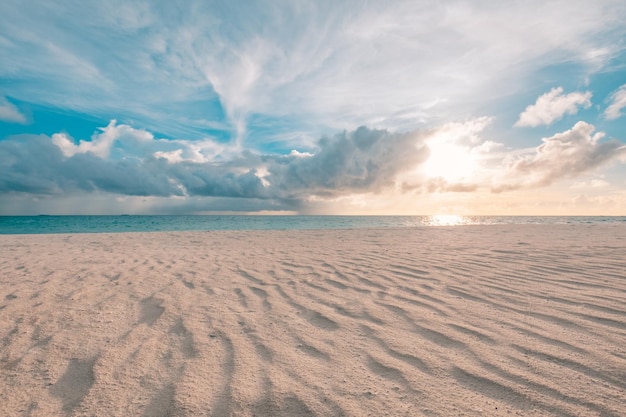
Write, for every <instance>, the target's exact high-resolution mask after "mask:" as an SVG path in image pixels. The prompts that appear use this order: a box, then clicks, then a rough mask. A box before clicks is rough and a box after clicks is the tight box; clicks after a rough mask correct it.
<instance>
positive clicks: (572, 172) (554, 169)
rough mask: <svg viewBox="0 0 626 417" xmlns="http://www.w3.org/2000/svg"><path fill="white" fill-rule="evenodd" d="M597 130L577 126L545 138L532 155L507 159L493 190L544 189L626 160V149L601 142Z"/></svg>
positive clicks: (617, 142) (579, 123) (620, 145)
mask: <svg viewBox="0 0 626 417" xmlns="http://www.w3.org/2000/svg"><path fill="white" fill-rule="evenodd" d="M594 130H595V127H594V126H593V125H590V124H588V123H585V122H578V123H576V124H575V125H574V127H573V128H572V129H570V130H567V131H565V132H562V133H557V134H556V135H554V136H551V137H549V138H544V139H542V140H543V143H542V144H541V145H540V146H539V147H537V148H536V149H534V150H533V152H532V153H531V154H529V155H523V156H520V157H511V158H508V161H507V163H506V167H505V168H506V171H505V175H504V177H503V180H501V181H500V182H499V183H497V184H496V185H495V186H494V187H493V188H492V190H493V191H495V192H501V191H508V190H514V189H519V188H532V187H542V186H547V185H550V184H552V183H554V182H555V181H557V180H560V179H563V178H573V177H576V176H578V175H580V174H582V173H585V172H587V171H590V170H592V169H594V168H597V167H599V166H602V165H604V164H607V163H610V162H613V161H616V160H617V159H619V158H622V157H624V156H626V145H624V144H623V143H621V142H619V141H617V140H609V141H606V142H602V141H600V140H601V139H602V138H603V137H604V133H602V132H598V133H595V134H594V133H593V132H594Z"/></svg>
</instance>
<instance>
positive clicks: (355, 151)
mask: <svg viewBox="0 0 626 417" xmlns="http://www.w3.org/2000/svg"><path fill="white" fill-rule="evenodd" d="M593 131H594V127H593V126H592V125H589V124H587V123H585V122H579V123H577V124H576V125H575V126H574V127H573V128H572V129H570V130H568V131H566V132H563V133H559V134H556V135H554V136H552V137H550V138H546V139H544V140H543V142H544V143H543V144H542V145H540V146H539V147H537V148H536V149H534V150H532V152H529V153H527V154H525V155H522V156H518V157H505V158H504V160H503V161H502V164H501V166H500V168H499V171H498V175H495V176H494V178H496V179H490V180H486V181H485V182H484V183H459V184H455V183H449V182H447V181H445V180H444V179H441V178H434V179H433V178H426V177H424V178H422V179H421V180H419V179H418V180H417V182H413V183H411V185H410V186H409V185H407V184H406V183H404V182H403V177H402V176H403V174H405V173H407V172H414V171H415V169H416V168H417V167H419V166H420V164H422V163H423V162H424V161H426V160H427V158H428V156H429V154H430V150H429V148H428V144H427V143H428V139H429V138H430V137H432V136H431V135H432V134H433V131H429V132H420V131H414V132H410V133H391V132H389V131H386V130H374V129H368V128H365V127H361V128H359V129H357V130H355V131H352V132H344V133H341V134H338V135H335V136H333V137H327V138H323V139H321V140H320V141H319V143H318V150H317V152H316V153H315V154H299V153H296V152H292V153H291V154H289V155H278V154H272V155H261V154H255V153H251V152H249V151H244V152H242V153H240V154H238V155H235V156H233V157H232V158H230V159H228V160H226V161H222V162H215V161H211V162H192V161H180V162H172V161H168V160H167V159H166V158H159V157H154V156H151V157H148V158H144V159H140V158H135V157H131V156H126V157H122V158H113V159H111V158H105V157H100V156H96V155H95V154H93V153H91V152H85V153H76V154H73V155H71V156H68V155H67V154H64V153H63V152H62V151H61V149H60V148H59V147H58V146H57V145H55V144H54V143H53V141H52V139H51V138H49V137H47V136H43V135H41V136H20V137H14V138H11V139H8V140H4V141H0V193H2V194H13V195H15V194H22V195H23V194H33V195H53V196H54V195H71V194H72V193H102V192H104V193H113V194H117V195H122V196H123V195H127V196H154V197H171V196H179V197H185V198H193V197H203V196H210V197H222V198H247V199H259V200H266V201H268V202H273V203H272V204H274V203H280V204H281V206H284V207H291V208H292V207H297V206H300V205H302V204H304V202H306V201H307V199H309V198H310V197H311V196H316V197H320V198H333V197H340V196H344V195H351V194H360V193H382V192H385V191H386V190H389V189H392V188H393V187H396V186H398V185H399V184H402V185H400V187H402V188H404V189H405V191H411V192H473V191H476V190H479V189H490V190H491V191H493V192H502V191H508V190H514V189H520V188H533V187H541V186H547V185H550V184H552V183H554V182H556V181H558V180H560V179H563V178H572V177H575V176H577V175H579V174H581V173H584V172H587V171H589V170H591V169H594V168H596V167H599V166H601V165H604V164H607V163H609V162H612V161H615V160H617V159H619V158H624V157H626V146H624V144H622V143H621V142H619V141H616V140H610V141H600V139H602V136H603V134H601V133H597V134H593ZM129 140H130V139H129ZM143 143H144V145H145V146H147V145H146V143H148V144H149V142H145V140H144V142H143ZM155 143H156V141H155ZM122 145H123V144H122ZM414 181H415V179H414Z"/></svg>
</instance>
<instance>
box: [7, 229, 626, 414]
mask: <svg viewBox="0 0 626 417" xmlns="http://www.w3.org/2000/svg"><path fill="white" fill-rule="evenodd" d="M0 253H1V257H0V318H1V320H0V415H2V416H20V415H22V416H53V415H60V416H64V415H68V416H74V415H76V416H82V415H85V416H92V415H94V416H204V415H209V416H229V415H232V416H404V415H407V416H419V415H426V416H453V415H455V416H456V415H466V416H474V415H475V416H482V415H489V416H497V415H507V416H509V415H524V416H538V415H551V416H552V415H568V416H624V415H626V394H625V393H626V226H619V225H614V226H567V225H563V226H528V225H526V226H463V227H444V228H434V227H431V228H418V229H395V230H390V229H386V230H349V231H345V230H344V231H285V232H283V231H270V232H268V231H262V232H190V233H153V234H133V233H128V234H116V235H105V234H102V235H54V236H52V235H48V236H2V237H0Z"/></svg>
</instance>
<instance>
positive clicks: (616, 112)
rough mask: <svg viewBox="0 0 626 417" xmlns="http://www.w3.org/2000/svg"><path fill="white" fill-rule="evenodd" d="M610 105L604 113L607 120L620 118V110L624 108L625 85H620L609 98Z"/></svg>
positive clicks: (625, 97) (625, 103) (625, 105)
mask: <svg viewBox="0 0 626 417" xmlns="http://www.w3.org/2000/svg"><path fill="white" fill-rule="evenodd" d="M610 100H611V104H610V105H609V106H608V107H607V108H606V110H605V111H604V117H606V118H607V120H613V119H617V118H618V117H620V116H622V109H623V108H624V107H626V84H624V85H622V86H621V87H620V88H619V89H617V91H615V92H613V94H611V97H610Z"/></svg>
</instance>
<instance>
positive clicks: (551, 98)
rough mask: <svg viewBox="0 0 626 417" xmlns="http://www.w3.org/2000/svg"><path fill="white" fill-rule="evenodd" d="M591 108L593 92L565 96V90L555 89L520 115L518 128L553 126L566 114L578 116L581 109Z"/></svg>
mask: <svg viewBox="0 0 626 417" xmlns="http://www.w3.org/2000/svg"><path fill="white" fill-rule="evenodd" d="M590 106H591V92H590V91H587V92H584V93H581V92H578V91H576V92H573V93H570V94H565V95H563V88H562V87H557V88H553V89H552V90H550V91H549V92H547V93H545V94H543V95H541V96H539V98H537V102H536V103H535V104H532V105H530V106H528V107H526V110H524V112H523V113H522V114H520V117H519V120H518V121H517V122H516V123H515V126H516V127H524V126H529V127H535V126H540V125H551V124H552V123H553V122H555V121H557V120H560V119H561V118H563V116H564V115H565V114H576V113H577V112H578V108H579V107H584V108H589V107H590Z"/></svg>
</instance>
